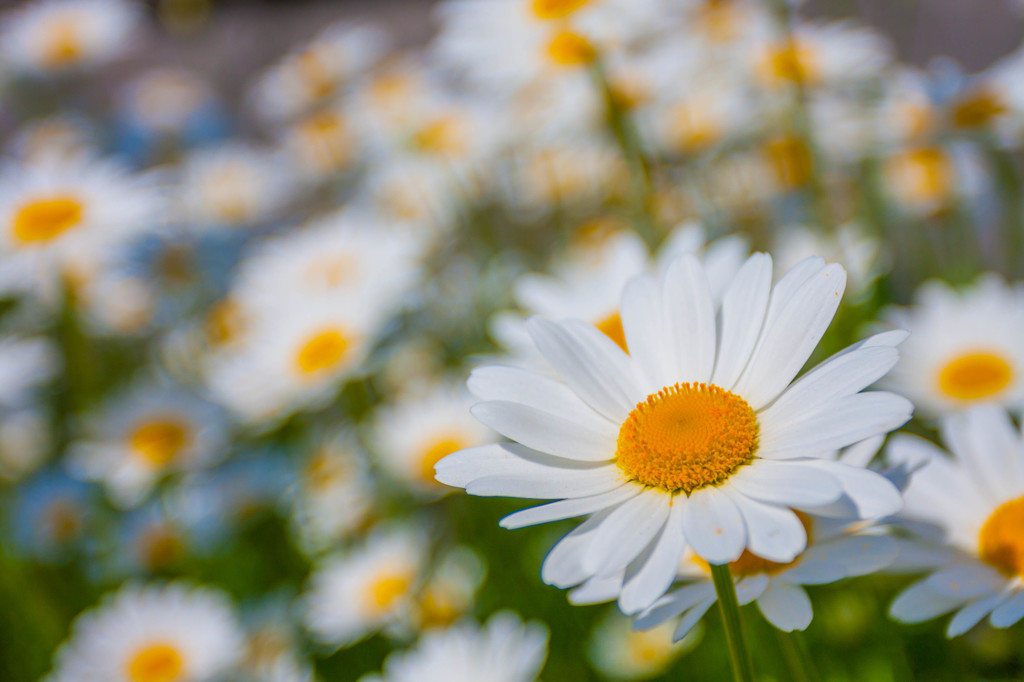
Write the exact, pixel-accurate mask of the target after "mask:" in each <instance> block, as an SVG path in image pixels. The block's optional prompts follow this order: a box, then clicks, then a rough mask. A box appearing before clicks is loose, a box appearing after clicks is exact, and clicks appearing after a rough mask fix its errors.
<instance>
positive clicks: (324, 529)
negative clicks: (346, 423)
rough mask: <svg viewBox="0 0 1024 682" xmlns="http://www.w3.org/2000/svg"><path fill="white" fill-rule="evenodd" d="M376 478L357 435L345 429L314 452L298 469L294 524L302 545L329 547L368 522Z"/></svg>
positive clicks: (305, 546) (293, 513)
mask: <svg viewBox="0 0 1024 682" xmlns="http://www.w3.org/2000/svg"><path fill="white" fill-rule="evenodd" d="M373 504H374V493H373V479H372V477H371V476H370V474H369V469H368V466H367V462H366V457H365V455H364V454H363V452H362V450H361V449H360V448H359V446H358V444H357V443H356V441H355V438H354V437H353V436H352V435H351V434H348V433H341V434H338V435H337V436H335V437H333V438H330V439H328V440H326V441H325V442H324V444H323V445H322V446H320V447H319V448H317V449H316V450H314V452H313V453H312V455H311V456H310V457H309V459H308V460H307V461H306V463H305V465H304V466H303V467H302V469H301V471H300V473H299V480H298V482H297V485H296V488H295V490H294V498H293V500H292V510H291V524H292V527H293V528H294V529H295V532H296V535H297V536H298V539H299V541H300V543H301V546H302V547H303V548H304V549H306V550H307V551H310V552H316V551H319V550H323V549H326V548H328V547H330V546H332V545H334V544H336V543H337V542H339V541H341V540H343V539H344V538H345V537H347V536H348V535H349V534H351V533H353V532H354V531H356V530H357V529H359V528H360V527H362V526H364V525H366V524H367V522H368V521H369V519H370V515H371V512H372V510H373Z"/></svg>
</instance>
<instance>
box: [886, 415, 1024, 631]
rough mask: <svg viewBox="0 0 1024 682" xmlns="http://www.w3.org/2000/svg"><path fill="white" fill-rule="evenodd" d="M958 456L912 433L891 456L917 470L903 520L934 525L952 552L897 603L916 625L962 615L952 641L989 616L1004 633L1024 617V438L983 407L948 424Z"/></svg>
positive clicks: (952, 626)
mask: <svg viewBox="0 0 1024 682" xmlns="http://www.w3.org/2000/svg"><path fill="white" fill-rule="evenodd" d="M942 439H943V441H944V442H945V443H946V445H947V447H948V448H949V451H950V453H951V454H952V458H950V456H949V455H947V453H946V452H943V451H942V450H940V449H939V448H938V447H936V446H935V445H933V444H931V443H929V442H927V441H925V440H923V439H921V438H917V437H914V436H909V435H899V436H896V437H895V438H894V439H893V440H892V442H891V443H890V445H889V448H888V451H887V453H886V454H887V456H888V458H889V460H890V461H892V462H893V463H895V464H905V465H907V466H908V467H911V468H916V471H915V472H914V475H913V476H911V478H910V484H909V485H908V487H907V490H906V493H905V499H906V505H905V507H904V511H903V512H902V514H901V517H905V518H906V519H908V520H910V521H918V522H921V521H923V522H926V523H929V524H934V525H935V526H937V527H938V528H940V529H941V531H942V535H943V536H944V537H943V538H942V539H943V540H944V541H945V542H946V543H947V545H949V546H950V547H951V548H952V550H953V551H948V552H942V551H939V552H931V553H932V554H933V555H934V556H935V557H937V558H938V559H939V561H938V562H936V565H935V566H934V568H936V569H937V570H935V571H934V572H933V573H932V574H931V575H929V576H928V577H927V578H925V579H924V580H921V581H919V582H917V583H915V584H914V585H912V586H910V587H909V588H908V589H907V590H906V591H904V592H903V593H902V594H901V595H900V596H899V597H898V598H897V599H896V601H894V602H893V604H892V607H891V608H890V611H889V612H890V614H891V615H892V616H893V617H894V618H896V619H897V620H900V621H903V622H908V623H917V622H920V621H925V620H930V619H932V618H935V617H936V616H939V615H942V614H944V613H949V612H951V611H956V614H955V615H954V616H953V619H952V620H951V621H950V623H949V626H948V628H947V629H946V635H947V636H948V637H955V636H957V635H961V634H963V633H965V632H967V631H968V630H969V629H971V628H972V627H974V625H976V624H977V623H978V622H979V621H981V620H982V619H983V618H985V617H986V616H988V618H989V623H991V624H992V626H993V627H997V628H1005V627H1009V626H1010V625H1013V624H1014V623H1016V622H1017V621H1019V620H1020V619H1021V618H1024V438H1022V435H1021V433H1020V432H1019V431H1018V430H1017V429H1016V428H1015V427H1014V425H1013V423H1012V422H1011V421H1010V418H1009V417H1008V416H1007V414H1006V412H1005V411H1004V410H1003V409H1002V408H1000V407H998V406H996V405H981V406H978V407H974V408H972V409H970V410H969V411H967V412H965V413H962V414H954V415H950V416H947V417H945V418H944V419H943V421H942Z"/></svg>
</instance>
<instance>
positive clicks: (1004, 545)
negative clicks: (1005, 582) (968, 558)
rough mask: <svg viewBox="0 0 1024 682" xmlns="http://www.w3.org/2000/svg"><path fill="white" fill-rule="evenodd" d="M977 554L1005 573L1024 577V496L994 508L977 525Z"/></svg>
mask: <svg viewBox="0 0 1024 682" xmlns="http://www.w3.org/2000/svg"><path fill="white" fill-rule="evenodd" d="M978 555H979V556H980V557H981V560H982V561H984V562H985V563H987V564H989V565H990V566H993V567H994V568H996V569H998V570H999V571H1000V572H1001V573H1003V574H1005V575H1007V576H1019V577H1022V578H1024V497H1018V498H1017V499H1015V500H1010V501H1009V502H1006V503H1004V504H1002V505H1001V506H999V507H998V508H996V510H995V511H994V512H992V516H990V517H988V520H987V521H985V524H984V525H983V526H982V527H981V533H979V536H978Z"/></svg>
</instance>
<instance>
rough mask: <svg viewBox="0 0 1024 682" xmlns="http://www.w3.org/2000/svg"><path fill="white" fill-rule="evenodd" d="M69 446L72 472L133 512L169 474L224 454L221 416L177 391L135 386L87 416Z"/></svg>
mask: <svg viewBox="0 0 1024 682" xmlns="http://www.w3.org/2000/svg"><path fill="white" fill-rule="evenodd" d="M82 426H83V428H82V434H81V438H80V439H79V440H77V441H76V442H75V443H74V444H73V445H72V447H71V452H70V454H69V457H70V460H69V466H70V467H71V470H72V473H74V474H75V475H76V476H79V477H81V478H85V479H88V480H96V481H101V482H102V483H103V485H104V487H105V488H106V490H107V493H108V494H109V495H110V497H111V500H112V501H113V502H114V503H115V504H116V505H118V506H119V507H134V506H136V505H138V504H139V503H140V502H141V501H142V500H143V499H144V498H145V497H146V495H147V494H148V493H149V491H150V490H151V488H152V487H153V485H154V484H155V483H156V482H157V481H158V480H159V478H160V477H161V476H163V475H165V474H167V473H170V472H178V471H194V470H197V469H201V468H204V467H208V466H211V465H212V464H214V463H215V462H217V461H218V460H220V459H221V458H223V457H224V456H225V454H226V452H225V426H226V424H225V421H224V416H223V415H222V414H221V412H220V411H218V410H217V409H215V408H214V406H212V405H211V404H210V403H207V402H205V401H203V400H201V399H199V398H198V397H196V396H194V395H192V394H191V393H189V392H186V391H184V390H182V389H178V388H171V387H163V386H159V385H150V384H138V385H136V386H135V387H133V388H131V389H129V390H128V391H126V392H124V393H122V394H121V395H119V396H116V397H115V398H114V399H112V400H111V401H109V402H108V403H107V404H105V405H104V406H103V407H102V409H101V410H100V411H99V412H97V413H94V414H92V415H90V416H89V417H88V418H87V419H86V420H85V422H84V424H83V425H82Z"/></svg>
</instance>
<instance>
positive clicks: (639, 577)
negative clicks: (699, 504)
mask: <svg viewBox="0 0 1024 682" xmlns="http://www.w3.org/2000/svg"><path fill="white" fill-rule="evenodd" d="M686 502H687V499H686V496H684V495H676V496H675V497H674V498H673V500H672V506H671V508H670V509H669V514H668V519H667V520H666V521H665V525H664V526H662V528H661V534H660V535H659V536H658V540H657V542H656V543H655V544H654V547H653V549H652V550H651V551H650V552H648V553H647V555H646V556H644V557H642V560H638V561H637V562H634V563H638V564H639V565H638V566H633V565H631V566H630V567H629V568H628V569H627V571H626V578H625V582H624V585H623V588H622V594H621V595H619V609H620V610H621V611H622V612H623V613H626V614H634V613H636V612H638V611H640V610H642V609H645V608H647V607H648V606H650V605H651V604H653V603H654V601H655V600H656V599H658V597H660V596H661V595H662V594H664V593H665V591H666V590H668V588H669V587H670V586H671V585H672V581H673V580H675V577H676V572H677V571H678V569H679V562H680V561H681V560H682V558H683V552H684V551H685V550H686V542H685V539H684V537H683V513H684V509H685V507H686Z"/></svg>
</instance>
